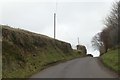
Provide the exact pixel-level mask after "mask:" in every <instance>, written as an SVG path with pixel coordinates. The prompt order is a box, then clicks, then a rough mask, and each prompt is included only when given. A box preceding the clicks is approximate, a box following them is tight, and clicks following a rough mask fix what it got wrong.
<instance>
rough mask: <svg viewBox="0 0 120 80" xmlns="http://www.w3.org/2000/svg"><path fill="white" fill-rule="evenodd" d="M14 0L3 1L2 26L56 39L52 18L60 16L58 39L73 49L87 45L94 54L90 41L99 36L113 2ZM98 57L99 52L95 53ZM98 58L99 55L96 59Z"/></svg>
mask: <svg viewBox="0 0 120 80" xmlns="http://www.w3.org/2000/svg"><path fill="white" fill-rule="evenodd" d="M55 2H56V1H55V0H51V1H48V0H45V1H43V0H41V1H38V0H36V1H35V0H27V1H24V0H21V1H15V0H11V1H9V2H7V1H6V0H5V1H2V4H1V5H2V6H1V11H0V12H1V13H0V24H7V25H10V26H13V27H18V28H22V29H26V30H29V31H32V32H36V33H40V34H44V35H47V36H50V37H53V14H54V12H56V13H57V39H59V40H62V41H66V42H69V43H71V45H72V46H73V48H75V46H76V45H77V38H78V37H79V39H80V44H82V45H85V46H86V47H87V48H88V49H89V50H88V53H92V52H91V38H92V37H93V36H94V35H95V34H96V33H98V32H100V31H101V30H102V29H103V27H104V25H103V20H104V18H105V17H106V16H107V15H108V14H109V12H110V9H111V6H112V2H114V0H101V1H96V0H70V1H69V0H64V1H63V0H62V1H60V0H59V1H57V10H56V3H55ZM95 54H96V52H95ZM96 56H97V55H96Z"/></svg>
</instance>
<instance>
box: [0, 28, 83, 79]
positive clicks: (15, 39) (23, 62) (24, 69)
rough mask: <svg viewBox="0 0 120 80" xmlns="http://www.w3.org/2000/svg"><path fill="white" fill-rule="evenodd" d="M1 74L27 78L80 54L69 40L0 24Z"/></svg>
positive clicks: (5, 76) (4, 76) (7, 76)
mask: <svg viewBox="0 0 120 80" xmlns="http://www.w3.org/2000/svg"><path fill="white" fill-rule="evenodd" d="M2 35H3V39H2V78H29V77H30V76H31V75H33V74H35V73H37V72H39V71H41V70H42V69H44V68H46V67H48V66H50V65H52V64H54V63H59V62H62V61H67V60H70V59H74V58H78V57H82V56H84V55H83V54H82V53H80V52H77V51H75V50H72V48H71V45H70V44H69V43H66V42H63V41H59V40H54V39H52V38H49V37H47V36H44V35H40V34H35V33H32V32H28V31H25V30H20V29H14V28H10V27H4V26H3V28H2Z"/></svg>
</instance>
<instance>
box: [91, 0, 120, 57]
mask: <svg viewBox="0 0 120 80" xmlns="http://www.w3.org/2000/svg"><path fill="white" fill-rule="evenodd" d="M104 25H105V27H104V29H103V30H102V31H101V32H99V33H97V34H96V35H95V36H94V37H93V38H92V41H91V43H92V46H93V47H94V49H96V50H99V52H100V54H101V55H102V54H103V53H106V52H107V51H108V50H109V49H111V48H115V47H116V46H119V45H120V36H119V34H120V1H118V2H115V3H114V4H113V6H112V9H111V11H110V14H109V15H108V16H107V17H106V18H105V20H104Z"/></svg>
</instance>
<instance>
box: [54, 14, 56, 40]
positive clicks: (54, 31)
mask: <svg viewBox="0 0 120 80" xmlns="http://www.w3.org/2000/svg"><path fill="white" fill-rule="evenodd" d="M55 38H56V13H54V39H55Z"/></svg>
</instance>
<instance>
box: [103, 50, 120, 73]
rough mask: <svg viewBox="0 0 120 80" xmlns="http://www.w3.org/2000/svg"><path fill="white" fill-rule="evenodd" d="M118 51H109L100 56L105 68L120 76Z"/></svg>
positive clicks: (119, 55)
mask: <svg viewBox="0 0 120 80" xmlns="http://www.w3.org/2000/svg"><path fill="white" fill-rule="evenodd" d="M118 52H120V49H114V50H109V51H108V52H107V53H105V54H103V55H102V56H101V59H102V62H103V63H104V65H105V66H107V67H108V68H110V69H112V70H113V71H115V72H117V73H119V74H120V62H119V58H120V54H118Z"/></svg>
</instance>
